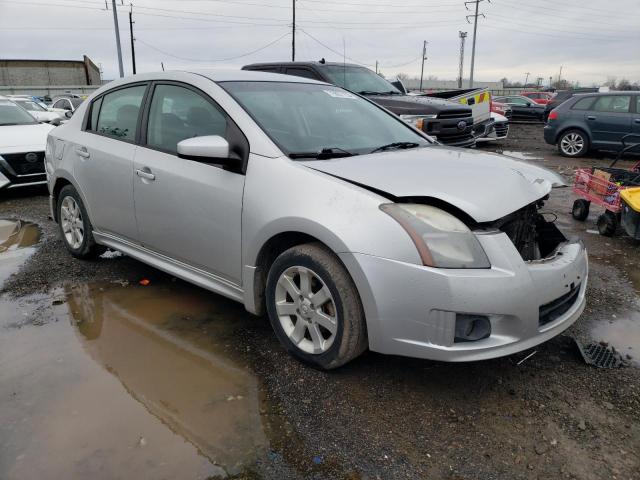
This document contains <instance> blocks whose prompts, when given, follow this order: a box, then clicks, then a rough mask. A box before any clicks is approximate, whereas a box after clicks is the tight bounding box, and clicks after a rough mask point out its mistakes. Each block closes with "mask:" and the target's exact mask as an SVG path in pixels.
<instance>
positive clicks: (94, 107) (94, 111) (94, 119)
mask: <svg viewBox="0 0 640 480" xmlns="http://www.w3.org/2000/svg"><path fill="white" fill-rule="evenodd" d="M102 98H103V97H100V98H99V99H97V100H96V101H95V102H93V104H91V120H90V123H89V130H93V131H94V132H95V131H97V129H98V114H99V113H100V106H101V105H102Z"/></svg>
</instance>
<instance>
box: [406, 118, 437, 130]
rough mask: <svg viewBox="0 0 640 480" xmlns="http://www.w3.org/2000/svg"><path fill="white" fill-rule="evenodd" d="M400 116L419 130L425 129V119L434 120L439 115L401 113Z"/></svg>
mask: <svg viewBox="0 0 640 480" xmlns="http://www.w3.org/2000/svg"><path fill="white" fill-rule="evenodd" d="M400 118H401V119H402V120H404V121H405V122H407V123H408V124H410V125H413V126H414V127H416V128H417V129H418V130H424V123H425V120H433V119H434V118H438V115H400Z"/></svg>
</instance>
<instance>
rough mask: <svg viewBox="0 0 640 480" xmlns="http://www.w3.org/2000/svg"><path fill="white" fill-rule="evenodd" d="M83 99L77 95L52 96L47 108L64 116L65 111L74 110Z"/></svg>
mask: <svg viewBox="0 0 640 480" xmlns="http://www.w3.org/2000/svg"><path fill="white" fill-rule="evenodd" d="M83 101H84V100H83V99H82V98H78V97H66V96H64V97H54V98H53V102H52V103H51V107H49V110H50V111H52V112H56V113H60V114H62V115H65V117H67V116H66V113H67V112H71V113H73V112H75V111H76V108H78V107H79V106H80V105H81V104H82V102H83Z"/></svg>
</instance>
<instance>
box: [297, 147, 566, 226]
mask: <svg viewBox="0 0 640 480" xmlns="http://www.w3.org/2000/svg"><path fill="white" fill-rule="evenodd" d="M304 164H305V165H306V166H308V167H310V168H313V169H315V170H319V171H321V172H325V173H328V174H330V175H333V176H335V177H339V178H342V179H344V180H347V181H350V182H352V183H356V184H359V185H362V186H363V187H368V188H372V189H375V190H377V191H380V192H384V193H386V194H388V195H391V196H393V197H396V198H401V197H431V198H436V199H438V200H441V201H443V202H447V203H449V204H451V205H453V206H455V207H457V208H459V209H460V210H462V211H463V212H465V213H466V214H467V215H469V216H470V217H471V218H473V219H474V220H475V221H476V222H489V221H493V220H497V219H499V218H502V217H504V216H505V215H508V214H509V213H512V212H514V211H516V210H518V209H520V208H522V207H524V206H526V205H528V204H530V203H533V202H535V201H536V200H539V199H541V198H542V197H544V196H545V195H547V194H548V193H549V192H550V190H551V188H552V186H564V185H565V183H564V180H563V179H562V177H560V176H559V175H558V174H556V173H555V172H552V171H550V170H547V169H545V168H542V167H538V166H535V165H532V164H528V163H525V162H521V161H518V160H514V159H512V158H508V157H505V156H503V155H497V154H492V153H484V152H479V151H473V150H463V149H456V148H446V147H439V146H431V147H425V148H417V149H411V150H400V151H398V150H396V151H390V152H381V153H375V154H370V155H358V156H354V157H346V158H336V159H332V160H313V161H307V162H304Z"/></svg>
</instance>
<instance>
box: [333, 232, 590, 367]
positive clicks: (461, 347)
mask: <svg viewBox="0 0 640 480" xmlns="http://www.w3.org/2000/svg"><path fill="white" fill-rule="evenodd" d="M478 239H479V241H480V243H481V244H482V246H483V248H484V249H485V252H486V253H487V256H488V257H489V259H490V261H491V264H492V267H491V268H490V269H476V270H457V269H439V268H430V267H424V266H420V265H414V264H409V263H404V262H398V261H394V260H389V259H384V258H379V257H374V256H370V255H363V254H358V253H347V254H342V255H341V259H342V261H343V262H344V263H345V265H346V266H347V268H348V269H349V271H350V273H351V275H352V276H353V278H354V281H355V283H356V285H357V287H358V290H359V293H360V296H361V298H362V301H363V305H364V309H365V313H366V316H367V328H368V334H369V346H370V348H371V350H374V351H377V352H381V353H386V354H395V355H404V356H411V357H419V358H427V359H433V360H442V361H474V360H484V359H489V358H495V357H500V356H504V355H510V354H512V353H516V352H519V351H522V350H525V349H527V348H530V347H533V346H535V345H537V344H539V343H542V342H544V341H546V340H549V339H550V338H552V337H554V336H556V335H558V334H559V333H561V332H562V331H564V330H565V329H566V328H568V327H569V326H570V325H571V324H572V323H573V322H575V321H576V320H577V318H578V317H579V316H580V314H581V313H582V311H583V310H584V306H585V291H586V287H587V276H588V261H587V254H586V250H585V248H584V245H583V244H582V243H581V242H579V241H578V242H568V243H565V244H563V245H561V246H560V248H559V249H558V251H557V254H556V255H555V256H554V257H553V258H549V259H547V260H544V261H538V262H525V261H523V260H522V257H521V256H520V254H519V253H518V251H517V250H516V248H515V247H514V245H513V243H512V242H511V240H509V238H508V237H507V235H506V234H504V233H495V234H486V235H478ZM572 289H575V290H574V292H575V291H577V294H576V295H575V297H574V298H573V299H572V304H571V305H570V307H569V308H568V309H567V310H566V311H564V312H563V313H562V314H561V315H560V316H558V318H555V319H554V320H552V321H550V322H549V323H546V324H541V323H540V319H541V307H544V306H548V305H549V304H553V302H554V301H556V300H558V299H560V298H562V297H564V296H566V295H567V294H568V293H569V292H570V291H571V290H572ZM456 314H473V315H485V316H487V317H488V318H489V320H490V322H491V335H490V336H489V337H488V338H485V339H482V340H477V341H474V342H461V343H458V342H454V334H455V321H456Z"/></svg>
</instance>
